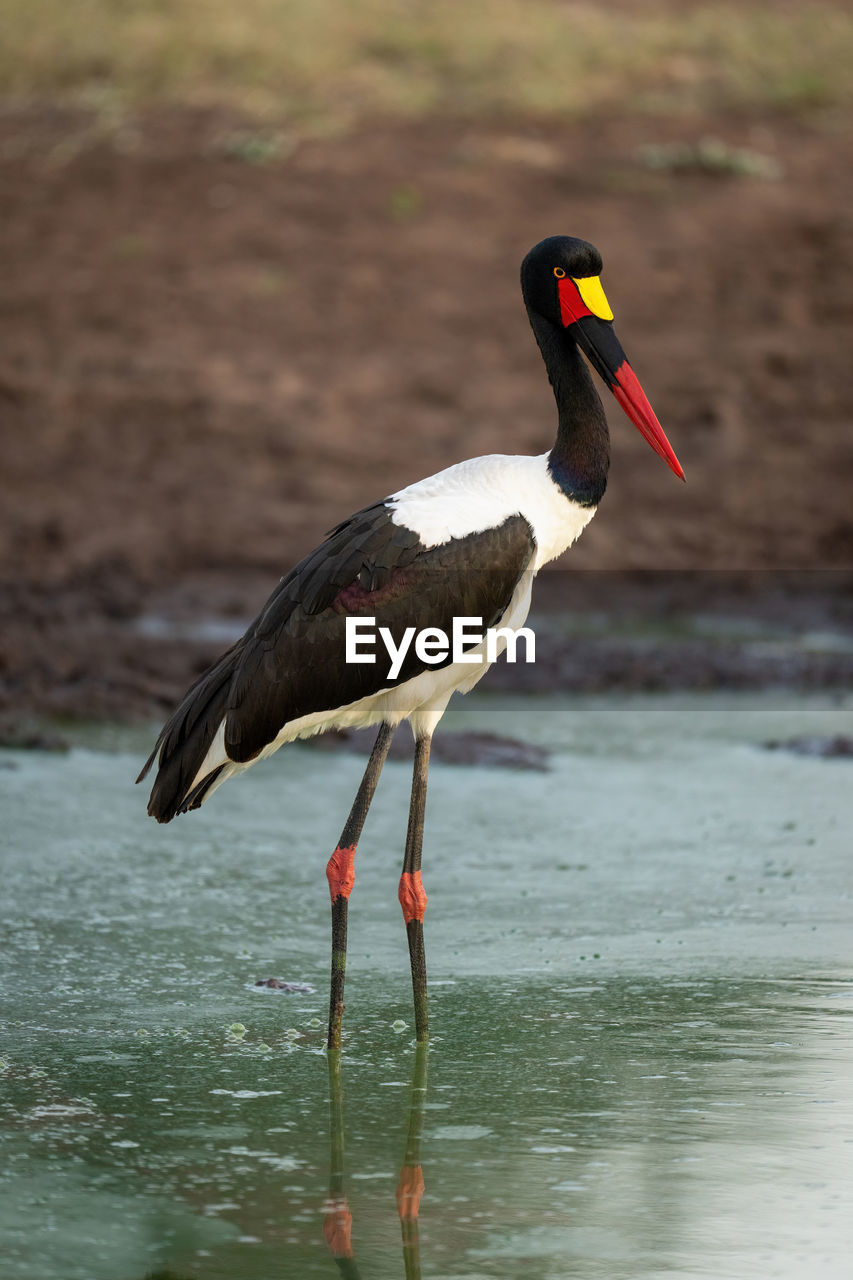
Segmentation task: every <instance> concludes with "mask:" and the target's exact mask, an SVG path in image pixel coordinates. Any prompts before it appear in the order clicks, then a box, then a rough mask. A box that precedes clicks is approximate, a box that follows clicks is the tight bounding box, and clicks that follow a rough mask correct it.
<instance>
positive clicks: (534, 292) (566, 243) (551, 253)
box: [521, 236, 684, 480]
mask: <svg viewBox="0 0 853 1280" xmlns="http://www.w3.org/2000/svg"><path fill="white" fill-rule="evenodd" d="M601 269H602V263H601V254H600V253H599V252H598V250H597V249H596V248H595V246H594V245H591V244H589V242H588V241H586V240H577V239H575V237H574V236H548V238H547V239H546V240H541V241H540V242H539V244H537V245H534V247H533V248H532V249H531V250H530V252H529V253H528V255H527V257H526V258H525V259H524V261H523V263H522V264H521V288H522V292H523V294H524V301H525V303H526V304H527V309H528V311H530V312H531V313H533V314H535V315H539V316H541V317H542V318H543V319H545V320H548V321H549V322H550V323H551V324H552V325H554V326H555V327H556V328H557V329H559V330H562V331H563V332H564V333H565V334H566V335H567V337H568V338H570V339H571V340H573V341H574V342H576V343H577V345H578V346H579V347H580V349H581V351H583V353H584V355H585V356H586V357H587V359H588V360H589V362H590V364H591V365H592V366H593V368H594V369H595V370H596V372H597V373H598V374H600V376H601V377H602V378H603V379H604V381H605V382H606V383H607V385H608V387H609V388H610V390H611V391H612V392H613V394H614V395H615V397H616V399H617V400H618V401H619V404H620V405H621V406H622V408H623V409H624V410H625V412H626V413H627V415H628V417H629V418H630V419H631V421H632V422H633V424H634V426H635V427H636V428H637V430H638V431H639V432H640V434H641V435H642V436H643V437H644V438H645V439H646V440H647V441H648V442H649V444H650V445H651V446H652V448H653V449H654V451H655V453H657V454H659V455H660V457H662V458H663V460H664V462H666V463H667V465H668V466H669V467H670V469H671V470H672V471H674V472H675V474H676V475H677V476H678V477H679V479H681V480H683V479H684V472H683V471H682V469H681V464H680V462H679V461H678V459H677V458H676V456H675V453H674V452H673V450H672V446H671V445H670V443H669V441H668V440H667V438H666V436H665V435H664V431H663V427H662V426H661V425H660V423H659V422H658V420H657V418H656V417H655V412H654V410H653V409H652V406H651V405H650V404H649V402H648V400H647V399H646V395H645V392H644V391H643V388H642V387H641V386H640V383H639V381H638V379H637V375H636V374H635V373H634V370H633V369H632V368H631V366H630V364H629V363H628V360H627V357H626V356H625V352H624V351H623V350H622V347H621V346H620V344H619V341H618V339H617V337H616V334H615V333H614V332H613V312H612V311H611V310H610V304H609V303H608V301H607V298H606V297H605V295H604V290H603V289H602V287H601V280H600V279H599V276H600V275H601Z"/></svg>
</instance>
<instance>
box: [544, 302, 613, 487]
mask: <svg viewBox="0 0 853 1280" xmlns="http://www.w3.org/2000/svg"><path fill="white" fill-rule="evenodd" d="M528 315H529V317H530V323H531V325H532V327H533V332H534V334H535V335H536V341H537V342H538V344H539V350H540V351H541V352H542V359H543V360H544V361H545V368H546V369H547V370H548V380H549V381H550V383H551V386H552V387H553V389H554V398H555V400H556V401H557V411H558V414H559V418H558V425H557V439H556V441H555V443H554V448H553V449H552V450H551V452H550V454H549V455H548V470H549V471H550V473H551V476H552V478H553V480H554V482H555V483H556V484H557V485H559V487H560V488H561V489H562V491H563V493H564V494H565V495H566V497H567V498H570V499H571V500H572V502H576V503H578V504H579V506H582V507H595V506H598V503H599V502H600V501H601V498H602V496H603V494H604V490H605V489H606V487H607V471H608V468H609V466H610V432H609V431H608V429H607V419H606V417H605V416H604V408H603V406H602V403H601V400H600V399H599V396H598V392H597V391H596V389H595V386H594V385H593V381H592V378H591V377H590V373H589V370H588V368H587V366H586V362H585V361H584V359H583V356H582V355H581V353H580V351H579V350H578V348H577V345H576V343H575V342H574V341H573V339H572V338H571V337H570V336H569V335H568V334H567V333H566V332H565V330H564V329H559V328H557V326H556V325H553V324H551V322H550V321H549V320H546V319H545V318H544V317H543V316H540V315H538V314H537V313H536V312H533V311H528Z"/></svg>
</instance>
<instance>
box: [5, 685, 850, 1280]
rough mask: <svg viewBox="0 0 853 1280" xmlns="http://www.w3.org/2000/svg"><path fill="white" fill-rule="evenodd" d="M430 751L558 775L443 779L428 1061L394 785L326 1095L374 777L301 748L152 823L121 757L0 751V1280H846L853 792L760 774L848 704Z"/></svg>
mask: <svg viewBox="0 0 853 1280" xmlns="http://www.w3.org/2000/svg"><path fill="white" fill-rule="evenodd" d="M454 720H455V724H456V726H457V727H458V726H461V725H463V724H465V725H470V726H476V727H480V728H486V729H490V730H493V731H496V732H501V731H502V732H511V733H513V734H515V735H516V736H523V737H528V738H530V739H532V740H535V741H538V742H541V743H542V744H543V745H546V746H548V747H549V748H551V749H552V750H553V751H554V756H553V761H552V764H553V767H552V770H551V772H550V773H547V774H544V775H539V774H535V773H533V774H530V773H517V774H516V773H508V772H506V771H499V770H486V769H480V768H475V769H461V768H452V767H450V766H445V767H441V766H436V767H434V769H433V772H432V777H431V792H430V798H429V801H428V813H427V838H426V844H425V859H424V868H425V870H424V880H425V884H426V888H427V891H428V893H429V895H430V905H429V909H428V911H427V917H426V928H427V948H428V950H427V958H428V962H429V966H430V974H431V978H432V983H431V987H430V1001H431V1010H430V1012H431V1025H432V1028H433V1040H432V1043H431V1045H430V1049H429V1053H428V1055H427V1057H426V1059H425V1060H420V1059H419V1057H418V1055H417V1054H416V1052H415V1049H414V1045H413V1043H412V1023H413V1018H412V1013H411V992H410V989H409V985H408V976H407V957H406V948H405V936H404V933H403V929H402V922H401V920H400V919H399V907H398V905H397V902H396V879H397V875H398V871H399V861H400V856H401V847H402V840H403V837H404V834H405V822H406V805H407V790H408V768H407V766H405V765H397V764H392V765H390V766H387V771H386V775H385V776H383V779H382V783H381V784H380V789H379V792H378V793H377V798H376V801H375V806H374V811H373V812H372V813H371V816H370V818H369V820H368V824H367V826H366V829H365V833H364V836H363V839H362V846H361V849H360V851H359V858H358V860H357V881H356V889H355V891H354V893H353V897H352V900H351V910H350V922H351V923H350V957H349V976H348V986H347V1011H346V1014H345V1019H344V1027H345V1039H344V1052H343V1056H342V1061H341V1063H340V1071H339V1072H337V1071H335V1070H332V1072H331V1075H330V1071H329V1063H328V1061H327V1057H326V1054H325V1052H324V1048H323V1041H324V1023H325V1018H326V1003H327V996H326V983H327V966H328V946H329V940H328V895H327V892H326V888H325V878H324V876H323V867H324V864H325V859H326V856H327V853H328V850H329V849H330V848H331V847H332V845H333V843H334V841H335V839H336V837H337V834H338V829H339V827H340V825H341V823H342V820H343V817H344V816H345V814H346V810H347V808H348V804H349V800H350V798H351V795H352V793H353V792H354V790H355V787H356V785H357V781H358V777H359V775H360V771H361V769H362V767H363V761H361V760H358V759H356V758H353V757H350V756H346V755H331V756H330V755H326V754H320V755H318V754H315V753H314V752H312V751H311V750H310V749H306V748H297V749H291V750H290V751H289V752H287V753H282V754H280V755H279V756H278V757H276V758H274V759H273V760H272V761H270V762H269V763H267V764H265V765H262V766H259V767H258V768H257V769H256V770H253V771H252V772H251V773H250V774H249V775H247V777H246V778H245V779H241V780H240V781H238V782H236V783H230V784H229V785H228V786H227V787H226V788H224V789H223V790H222V791H221V792H219V793H218V794H217V796H216V797H215V798H214V800H213V801H212V802H211V804H210V805H209V806H207V807H206V808H205V809H204V810H202V811H201V812H200V813H198V814H194V815H191V817H189V818H187V819H182V820H180V821H179V822H176V823H174V824H172V825H171V826H169V827H167V828H160V827H157V826H156V825H155V824H154V823H152V822H150V820H147V819H145V818H144V817H143V813H144V804H143V799H144V797H143V795H142V792H141V789H136V790H134V789H133V788H132V787H131V786H130V784H129V780H130V779H131V778H132V777H133V775H134V773H135V769H136V768H137V767H138V761H139V758H140V756H142V755H144V754H145V752H144V750H143V747H144V745H145V742H146V741H147V738H146V737H145V736H144V735H138V734H136V733H130V732H128V731H110V730H102V729H93V730H91V731H89V732H86V733H81V734H79V735H78V737H79V745H78V746H77V747H75V749H74V750H73V751H72V752H71V753H70V754H69V755H68V756H40V755H35V754H28V753H16V752H7V753H3V757H2V760H3V763H4V764H5V765H11V766H13V767H11V768H10V767H6V768H0V797H2V798H0V803H2V813H3V814H4V835H3V837H2V839H3V842H4V852H3V861H2V868H3V888H4V893H3V907H2V952H0V955H2V960H0V966H2V969H3V971H4V978H5V980H4V997H3V1009H2V1013H3V1020H2V1023H0V1033H1V1034H2V1040H0V1058H1V1059H2V1060H3V1064H4V1065H3V1068H2V1070H0V1115H2V1129H0V1133H1V1134H2V1150H0V1256H2V1257H3V1259H4V1263H3V1275H4V1277H9V1278H10V1280H29V1278H30V1277H33V1280H35V1277H38V1278H39V1280H53V1278H54V1277H55V1278H56V1280H59V1278H60V1277H61V1278H62V1280H75V1278H76V1277H80V1278H81V1280H82V1278H83V1277H85V1278H86V1280H100V1278H101V1277H104V1280H106V1278H107V1277H109V1278H110V1280H114V1278H118V1280H124V1278H125V1277H127V1278H128V1280H135V1278H136V1277H139V1278H140V1280H141V1278H142V1277H144V1276H150V1275H160V1276H165V1275H171V1276H175V1277H181V1276H187V1277H189V1276H193V1277H200V1278H203V1280H217V1278H218V1277H223V1278H224V1277H238V1276H239V1277H246V1278H247V1280H254V1277H258V1280H267V1278H268V1277H279V1276H281V1277H289V1276H296V1277H303V1276H304V1277H309V1278H310V1277H313V1276H318V1277H321V1276H326V1277H334V1276H338V1275H343V1276H352V1277H354V1276H358V1275H361V1276H365V1277H367V1276H370V1277H380V1278H381V1277H386V1276H387V1277H398V1276H403V1275H408V1276H414V1275H417V1274H419V1272H418V1267H421V1268H422V1272H423V1274H424V1275H425V1276H432V1277H441V1278H442V1280H456V1278H457V1277H458V1278H460V1280H461V1277H466V1278H467V1280H476V1278H477V1277H507V1278H509V1277H518V1276H521V1275H531V1276H537V1277H540V1276H541V1277H544V1278H546V1280H550V1278H551V1277H554V1278H555V1280H556V1278H557V1277H564V1276H567V1275H575V1274H577V1275H579V1276H580V1275H583V1276H593V1277H607V1278H611V1277H612V1278H614V1280H615V1278H621V1277H623V1276H624V1277H626V1278H627V1277H632V1280H633V1278H634V1277H643V1278H644V1280H645V1278H651V1277H663V1276H666V1277H691V1278H693V1277H705V1276H708V1277H712V1276H713V1277H715V1278H716V1277H719V1276H726V1277H751V1276H756V1277H758V1276H761V1277H765V1276H781V1277H789V1276H790V1277H792V1278H793V1277H795V1276H796V1277H800V1276H802V1275H803V1274H808V1275H810V1276H818V1277H832V1278H834V1277H839V1280H840V1278H841V1277H847V1276H848V1275H849V1274H850V1264H849V1258H850V1256H851V1253H853V1227H852V1226H851V1220H850V1214H849V1204H850V1200H851V1192H853V1185H852V1184H853V1160H852V1159H851V1157H853V1123H851V1122H853V1071H851V1067H852V1066H853V1019H851V1011H853V973H851V950H850V920H851V888H853V872H851V863H850V841H849V831H850V825H851V822H850V820H851V817H853V814H851V810H852V809H853V800H851V785H850V782H851V777H852V776H853V765H851V763H850V762H849V761H844V760H839V761H832V760H829V761H826V760H814V759H808V758H802V757H798V756H794V755H787V754H786V753H783V752H766V751H764V750H762V749H761V746H760V744H761V743H762V741H764V740H765V739H768V738H784V737H786V736H788V735H790V734H795V733H828V734H829V733H838V732H845V731H849V722H850V703H849V701H848V702H845V701H843V700H841V701H838V700H832V699H830V698H827V697H821V698H817V697H815V698H783V697H781V696H760V697H758V696H755V697H753V696H739V697H737V698H721V697H704V698H703V697H695V696H692V697H678V698H672V697H655V698H623V699H590V700H582V699H572V700H565V701H563V700H559V699H557V700H548V701H547V702H546V701H541V702H540V701H537V700H515V699H499V700H490V699H488V698H483V697H482V696H481V695H478V698H477V699H471V700H469V701H468V702H462V703H461V704H460V706H459V708H458V709H457V711H456V712H455V716H454ZM448 721H450V717H448ZM450 727H453V725H452V723H450V724H448V728H450ZM271 975H275V976H279V977H282V978H285V979H288V980H291V981H303V982H308V983H311V984H313V985H314V986H315V987H316V988H317V991H316V994H314V995H311V994H302V995H283V994H281V993H277V992H271V991H263V990H260V989H258V988H256V987H255V986H254V981H255V979H256V978H261V977H268V976H271ZM401 1022H402V1023H404V1024H407V1025H405V1026H402V1027H401V1026H400V1023H401ZM238 1024H239V1025H238ZM241 1028H245V1030H242V1029H241ZM331 1065H332V1067H333V1068H334V1066H335V1063H334V1061H333V1062H332V1064H331ZM404 1167H405V1168H407V1169H408V1173H406V1174H405V1175H404V1189H405V1188H408V1190H409V1191H410V1192H411V1191H414V1193H415V1202H416V1200H417V1188H418V1186H419V1185H420V1184H419V1176H418V1174H417V1172H416V1170H417V1168H418V1167H420V1168H421V1170H422V1177H423V1182H424V1184H425V1190H424V1193H423V1197H422V1200H421V1202H420V1213H419V1215H418V1216H417V1218H414V1217H410V1218H404V1220H403V1221H402V1222H401V1220H400V1218H399V1217H398V1210H397V1206H396V1203H395V1193H396V1191H397V1188H398V1182H399V1180H400V1176H401V1169H403V1168H404ZM344 1201H345V1202H346V1208H343V1202H344ZM413 1203H414V1202H413V1201H412V1200H411V1199H410V1200H409V1201H408V1204H409V1206H410V1208H411V1206H412V1204H413ZM350 1214H351V1231H350V1245H351V1249H352V1256H348V1255H347V1249H346V1237H347V1234H348V1232H347V1223H348V1221H349V1216H348V1215H350ZM404 1243H405V1252H404ZM330 1246H331V1247H330ZM336 1255H337V1256H336ZM406 1268H408V1270H406Z"/></svg>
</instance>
